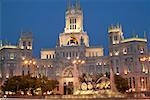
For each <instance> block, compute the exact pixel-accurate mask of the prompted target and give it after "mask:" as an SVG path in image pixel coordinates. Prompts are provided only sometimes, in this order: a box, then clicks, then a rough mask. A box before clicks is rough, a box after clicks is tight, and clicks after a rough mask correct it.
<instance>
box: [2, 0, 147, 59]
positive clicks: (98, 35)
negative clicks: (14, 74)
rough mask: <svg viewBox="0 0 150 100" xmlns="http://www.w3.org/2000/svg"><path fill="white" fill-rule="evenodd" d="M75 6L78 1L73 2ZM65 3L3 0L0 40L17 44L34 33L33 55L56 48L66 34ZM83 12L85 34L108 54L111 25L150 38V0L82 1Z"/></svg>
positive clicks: (125, 31) (59, 1)
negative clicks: (27, 35) (59, 37)
mask: <svg viewBox="0 0 150 100" xmlns="http://www.w3.org/2000/svg"><path fill="white" fill-rule="evenodd" d="M71 1H72V3H74V2H75V0H71ZM66 3H67V2H66V0H0V32H1V35H2V37H1V39H3V40H9V41H10V42H11V43H12V44H17V41H18V38H19V36H20V32H21V30H22V31H32V32H33V37H34V56H37V57H39V55H40V49H41V48H54V47H55V45H56V41H57V38H58V35H59V33H60V32H63V31H64V26H65V11H66V5H67V4H66ZM80 3H81V7H82V9H83V12H84V31H87V32H88V35H89V38H90V44H91V45H95V46H102V47H104V50H105V55H107V52H108V38H107V36H108V32H107V29H108V27H109V26H110V25H111V24H117V23H120V24H121V25H122V27H123V32H124V36H125V37H131V36H132V35H133V33H136V34H139V36H140V37H143V33H144V31H146V32H147V35H148V36H149V37H150V0H80Z"/></svg>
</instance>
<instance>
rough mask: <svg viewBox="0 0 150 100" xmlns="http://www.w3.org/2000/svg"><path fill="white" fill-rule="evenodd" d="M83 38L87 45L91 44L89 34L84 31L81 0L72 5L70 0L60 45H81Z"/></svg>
mask: <svg viewBox="0 0 150 100" xmlns="http://www.w3.org/2000/svg"><path fill="white" fill-rule="evenodd" d="M81 39H82V42H84V44H85V46H89V39H88V35H87V33H86V32H84V31H83V12H82V9H81V7H80V3H79V0H76V4H75V5H71V4H70V0H68V4H67V10H66V16H65V28H64V32H63V33H60V36H59V40H60V41H59V42H60V46H80V45H81V44H82V43H81Z"/></svg>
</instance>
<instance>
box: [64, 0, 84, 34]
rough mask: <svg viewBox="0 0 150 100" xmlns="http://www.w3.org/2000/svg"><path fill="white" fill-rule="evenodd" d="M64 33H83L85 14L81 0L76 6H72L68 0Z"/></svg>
mask: <svg viewBox="0 0 150 100" xmlns="http://www.w3.org/2000/svg"><path fill="white" fill-rule="evenodd" d="M64 31H65V33H71V32H83V12H82V10H81V8H80V3H79V0H77V1H76V4H75V5H71V4H70V0H68V4H67V11H66V26H65V29H64Z"/></svg>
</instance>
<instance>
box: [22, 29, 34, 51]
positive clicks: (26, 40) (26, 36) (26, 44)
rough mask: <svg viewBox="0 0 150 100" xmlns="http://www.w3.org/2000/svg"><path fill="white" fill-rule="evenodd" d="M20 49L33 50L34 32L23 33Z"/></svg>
mask: <svg viewBox="0 0 150 100" xmlns="http://www.w3.org/2000/svg"><path fill="white" fill-rule="evenodd" d="M19 47H20V48H21V49H28V50H32V32H21V37H20V39H19Z"/></svg>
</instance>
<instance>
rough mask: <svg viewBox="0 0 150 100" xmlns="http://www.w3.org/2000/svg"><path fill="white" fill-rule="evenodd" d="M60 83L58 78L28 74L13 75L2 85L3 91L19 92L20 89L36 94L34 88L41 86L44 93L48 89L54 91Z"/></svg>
mask: <svg viewBox="0 0 150 100" xmlns="http://www.w3.org/2000/svg"><path fill="white" fill-rule="evenodd" d="M57 84H58V81H57V80H48V78H47V77H40V78H36V77H31V76H30V75H26V76H13V77H11V78H9V79H8V80H6V81H5V83H4V85H3V86H2V91H4V92H5V91H11V92H15V93H17V92H18V91H23V92H24V94H26V93H27V91H31V94H32V95H34V90H36V89H37V88H41V91H42V93H44V92H47V91H52V90H53V89H54V88H55V87H56V86H57Z"/></svg>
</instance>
